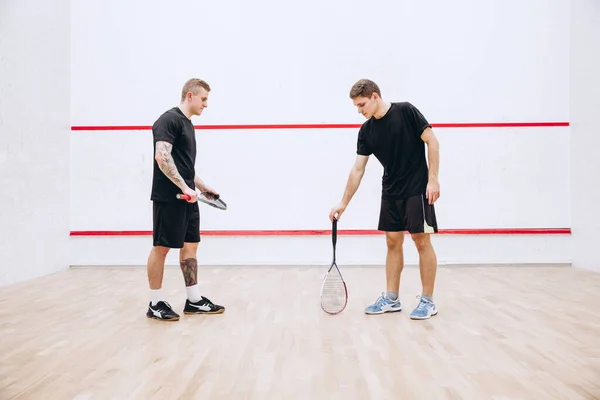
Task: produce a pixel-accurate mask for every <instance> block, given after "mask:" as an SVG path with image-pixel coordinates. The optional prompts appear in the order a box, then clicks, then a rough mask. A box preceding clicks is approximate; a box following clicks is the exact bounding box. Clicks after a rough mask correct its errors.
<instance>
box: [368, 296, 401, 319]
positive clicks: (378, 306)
mask: <svg viewBox="0 0 600 400" xmlns="http://www.w3.org/2000/svg"><path fill="white" fill-rule="evenodd" d="M397 311H402V304H401V303H400V299H397V300H391V299H388V298H387V297H385V293H381V296H379V298H378V299H377V301H376V302H375V303H374V304H372V305H370V306H368V307H367V308H365V314H383V313H386V312H397Z"/></svg>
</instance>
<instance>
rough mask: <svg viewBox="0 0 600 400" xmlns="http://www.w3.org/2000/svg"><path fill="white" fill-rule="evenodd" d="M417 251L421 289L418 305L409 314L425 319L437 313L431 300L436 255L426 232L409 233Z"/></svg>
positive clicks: (435, 269) (414, 317) (435, 271)
mask: <svg viewBox="0 0 600 400" xmlns="http://www.w3.org/2000/svg"><path fill="white" fill-rule="evenodd" d="M411 236H412V239H413V241H414V242H415V246H416V247H417V251H418V252H419V271H420V273H421V285H422V287H423V291H422V294H421V301H420V302H419V305H418V306H417V307H416V308H415V309H414V310H413V312H412V313H411V314H410V316H411V318H412V319H427V318H429V317H430V316H432V315H436V314H437V309H436V307H435V303H434V301H433V290H434V287H435V277H436V273H437V256H436V253H435V250H434V248H433V245H432V244H431V236H430V234H428V233H414V234H412V235H411Z"/></svg>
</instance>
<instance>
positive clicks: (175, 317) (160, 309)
mask: <svg viewBox="0 0 600 400" xmlns="http://www.w3.org/2000/svg"><path fill="white" fill-rule="evenodd" d="M146 317H148V318H154V319H159V320H161V321H179V314H177V313H176V312H175V311H173V309H172V308H171V305H170V304H169V303H167V302H166V301H159V302H158V303H156V305H155V306H153V305H152V302H150V303H148V312H147V313H146Z"/></svg>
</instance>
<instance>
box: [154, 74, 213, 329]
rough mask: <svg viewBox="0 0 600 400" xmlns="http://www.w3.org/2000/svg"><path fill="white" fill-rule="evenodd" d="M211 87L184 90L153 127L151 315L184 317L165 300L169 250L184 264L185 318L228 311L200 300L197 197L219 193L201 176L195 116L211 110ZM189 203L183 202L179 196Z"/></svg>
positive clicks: (191, 83) (197, 82) (196, 84)
mask: <svg viewBox="0 0 600 400" xmlns="http://www.w3.org/2000/svg"><path fill="white" fill-rule="evenodd" d="M210 90H211V89H210V86H209V85H208V83H206V82H205V81H203V80H201V79H189V80H188V81H187V82H186V83H185V84H184V85H183V88H182V91H181V101H180V103H179V106H176V107H173V108H171V109H169V110H167V111H166V112H164V113H163V114H162V115H161V116H160V117H159V118H158V119H157V120H156V122H155V123H154V125H153V126H152V134H153V136H154V172H153V178H152V193H151V196H150V199H151V200H152V202H153V247H152V251H151V252H150V255H149V257H148V283H149V285H150V303H149V305H148V311H147V313H146V316H147V317H148V318H155V319H158V320H164V321H177V320H179V314H177V313H176V312H175V311H173V309H172V308H171V305H170V304H169V303H168V302H167V301H165V298H164V295H163V293H162V289H161V287H162V281H163V273H164V267H165V259H166V257H167V254H168V252H169V250H170V249H172V248H177V249H180V251H179V263H180V266H181V271H182V273H183V278H184V282H185V286H186V292H187V299H186V302H185V307H184V309H183V312H184V313H186V314H220V313H222V312H223V311H225V308H224V307H223V306H220V305H216V304H213V303H212V302H211V301H210V300H209V299H208V298H206V297H204V296H201V294H200V289H199V288H198V263H197V258H196V252H197V249H198V243H199V242H200V212H199V209H198V203H197V201H198V193H197V192H196V189H198V190H200V191H201V192H209V193H214V194H215V195H216V194H218V193H217V192H216V191H215V190H213V189H212V188H210V187H209V186H208V185H206V184H205V183H204V181H203V180H202V179H200V177H199V176H198V175H196V169H195V162H196V132H195V129H194V124H193V123H192V121H191V118H192V116H194V115H200V114H202V110H204V109H205V108H206V107H207V101H208V94H209V92H210ZM181 193H183V194H187V195H189V196H190V197H191V199H190V200H188V201H185V200H178V199H177V197H176V196H177V194H181Z"/></svg>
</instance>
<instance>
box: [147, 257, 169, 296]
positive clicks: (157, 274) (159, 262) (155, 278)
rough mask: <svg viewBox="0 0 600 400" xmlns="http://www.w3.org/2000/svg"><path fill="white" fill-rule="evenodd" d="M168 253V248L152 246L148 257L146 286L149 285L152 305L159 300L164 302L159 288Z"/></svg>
mask: <svg viewBox="0 0 600 400" xmlns="http://www.w3.org/2000/svg"><path fill="white" fill-rule="evenodd" d="M168 253H169V248H168V247H163V246H154V247H153V248H152V250H151V251H150V255H149V256H148V268H147V269H148V271H147V272H148V284H149V285H150V292H151V300H152V304H153V305H155V304H156V303H157V302H158V301H160V300H164V299H163V298H162V293H161V288H162V283H163V275H164V272H165V260H166V258H167V254H168Z"/></svg>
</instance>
